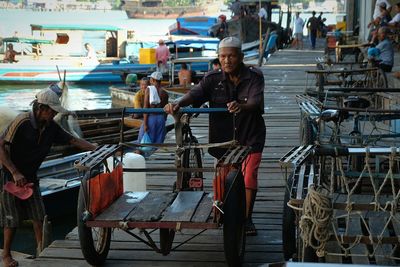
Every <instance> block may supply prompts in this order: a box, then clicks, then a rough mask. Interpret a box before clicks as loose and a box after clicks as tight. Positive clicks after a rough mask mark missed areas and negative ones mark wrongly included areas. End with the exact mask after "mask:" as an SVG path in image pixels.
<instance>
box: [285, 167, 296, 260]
mask: <svg viewBox="0 0 400 267" xmlns="http://www.w3.org/2000/svg"><path fill="white" fill-rule="evenodd" d="M293 175H294V173H293V174H291V175H290V176H289V178H288V181H287V186H288V188H286V189H285V198H284V201H283V219H282V220H283V222H282V228H283V229H282V242H283V255H284V257H285V260H286V261H288V260H289V259H291V258H292V257H293V254H294V253H296V224H295V220H296V214H295V213H294V211H293V209H292V208H290V207H288V206H287V205H286V204H287V203H288V202H289V200H290V189H291V187H292V184H293Z"/></svg>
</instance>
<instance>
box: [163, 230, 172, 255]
mask: <svg viewBox="0 0 400 267" xmlns="http://www.w3.org/2000/svg"><path fill="white" fill-rule="evenodd" d="M174 237H175V231H174V230H172V229H164V228H162V229H160V252H161V254H163V255H164V256H165V255H168V254H169V253H170V251H171V247H172V242H173V241H174Z"/></svg>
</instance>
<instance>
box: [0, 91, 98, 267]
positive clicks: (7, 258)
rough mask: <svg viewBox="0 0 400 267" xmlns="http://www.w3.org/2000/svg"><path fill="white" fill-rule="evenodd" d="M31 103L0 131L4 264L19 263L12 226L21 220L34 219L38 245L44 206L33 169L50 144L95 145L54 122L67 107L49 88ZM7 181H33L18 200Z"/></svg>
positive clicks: (0, 219)
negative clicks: (28, 192) (29, 108)
mask: <svg viewBox="0 0 400 267" xmlns="http://www.w3.org/2000/svg"><path fill="white" fill-rule="evenodd" d="M32 105H33V106H32V111H31V112H26V113H21V114H20V115H18V116H17V118H15V119H14V121H12V122H11V123H10V124H9V125H8V127H7V128H6V129H5V130H4V132H3V133H2V134H1V135H0V163H1V165H2V169H0V224H1V226H2V227H3V231H4V246H3V255H2V260H3V265H4V266H17V265H18V263H17V262H16V261H15V260H14V259H13V258H12V256H11V253H10V248H11V243H12V240H13V236H14V234H15V230H16V228H17V227H18V226H19V225H20V224H21V222H22V221H23V220H26V219H30V220H32V221H33V228H34V232H35V237H36V242H37V245H38V248H40V246H41V242H42V222H43V218H44V215H45V210H44V205H43V201H42V198H41V195H40V189H39V180H38V178H37V174H36V173H37V170H38V169H39V167H40V165H41V164H42V162H43V160H44V159H45V157H46V155H47V154H48V152H49V150H50V147H51V146H52V144H54V143H57V144H71V145H74V146H76V147H78V148H80V149H82V150H94V149H95V148H96V146H95V145H93V144H91V143H89V142H87V141H85V140H83V139H79V138H75V137H73V136H72V135H70V134H69V133H67V132H66V131H64V130H63V129H62V128H61V127H60V126H59V125H58V124H57V123H56V122H54V120H53V118H54V116H55V115H56V114H57V113H65V112H67V110H65V109H64V108H63V107H62V106H61V103H60V100H59V96H58V95H57V93H56V92H54V91H53V90H52V89H50V88H48V89H44V90H42V91H40V92H39V93H38V94H37V95H36V99H35V100H34V101H33V102H32ZM9 181H10V182H14V183H15V185H16V186H19V187H22V186H24V185H26V184H27V183H33V184H34V186H33V194H32V196H31V197H30V198H28V199H26V200H21V199H18V198H17V197H15V196H14V195H12V194H10V193H8V192H7V191H5V190H3V188H2V187H3V185H4V184H5V183H6V182H9Z"/></svg>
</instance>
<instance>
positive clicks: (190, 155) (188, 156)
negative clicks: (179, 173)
mask: <svg viewBox="0 0 400 267" xmlns="http://www.w3.org/2000/svg"><path fill="white" fill-rule="evenodd" d="M183 142H184V145H186V146H188V145H190V144H198V141H197V139H196V137H194V136H193V135H191V134H190V133H185V134H184V136H183ZM201 152H202V151H201V149H200V148H190V149H185V151H184V152H183V156H182V167H183V168H202V167H203V162H202V155H201V154H202V153H201ZM190 178H203V173H202V172H193V173H192V172H184V173H183V185H182V188H183V189H189V188H190V187H189V180H190ZM196 189H197V188H196ZM198 189H199V190H202V188H198Z"/></svg>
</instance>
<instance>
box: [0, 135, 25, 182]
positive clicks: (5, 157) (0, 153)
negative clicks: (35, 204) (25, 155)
mask: <svg viewBox="0 0 400 267" xmlns="http://www.w3.org/2000/svg"><path fill="white" fill-rule="evenodd" d="M5 145H6V142H5V141H4V139H3V138H0V162H1V164H2V165H3V166H4V167H6V168H7V170H8V171H9V172H10V173H11V175H12V176H13V179H14V181H15V184H16V185H18V186H23V185H24V184H26V178H25V177H24V175H22V173H21V172H20V171H19V170H18V169H17V167H16V166H15V165H14V163H13V162H12V161H11V158H10V155H9V154H8V152H7V151H6V147H5Z"/></svg>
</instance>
